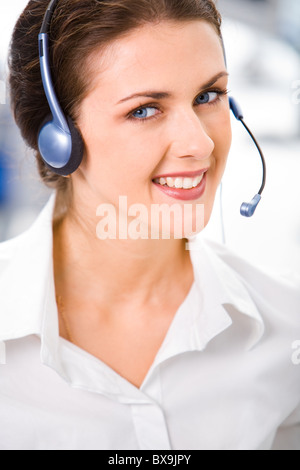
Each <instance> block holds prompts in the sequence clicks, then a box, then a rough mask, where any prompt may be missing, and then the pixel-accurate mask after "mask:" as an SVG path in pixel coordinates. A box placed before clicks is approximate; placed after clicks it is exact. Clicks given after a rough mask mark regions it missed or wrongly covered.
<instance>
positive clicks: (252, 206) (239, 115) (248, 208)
mask: <svg viewBox="0 0 300 470" xmlns="http://www.w3.org/2000/svg"><path fill="white" fill-rule="evenodd" d="M229 104H230V109H231V111H232V112H233V114H234V116H235V118H236V119H237V120H238V121H240V122H241V123H242V124H243V126H244V127H245V129H246V131H247V132H248V134H249V135H250V137H251V139H252V140H253V142H254V144H255V146H256V148H257V150H258V152H259V154H260V158H261V161H262V166H263V177H262V185H261V187H260V190H259V191H258V193H257V194H256V195H255V196H254V198H253V199H252V201H251V202H243V204H242V205H241V209H240V213H241V215H242V216H243V217H248V218H250V217H252V216H253V215H254V213H255V211H256V209H257V206H258V204H259V203H260V201H261V196H262V193H263V190H264V189H265V185H266V174H267V168H266V161H265V157H264V154H263V152H262V150H261V148H260V146H259V144H258V142H257V140H256V139H255V137H254V135H253V134H252V132H251V131H250V129H249V127H248V126H247V125H246V124H245V122H244V115H243V111H242V109H241V107H240V106H239V104H238V103H237V101H236V100H235V99H234V98H232V97H230V98H229Z"/></svg>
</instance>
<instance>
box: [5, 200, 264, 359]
mask: <svg viewBox="0 0 300 470" xmlns="http://www.w3.org/2000/svg"><path fill="white" fill-rule="evenodd" d="M54 206H55V194H53V195H52V196H51V197H50V200H49V202H48V204H47V205H46V206H45V208H44V209H43V211H42V212H41V214H40V215H39V217H38V218H37V220H36V221H35V223H34V224H33V225H32V226H31V228H30V229H29V230H27V232H25V233H24V234H22V235H21V236H19V237H17V238H16V239H13V240H10V241H8V242H5V243H4V244H2V246H0V248H1V249H0V267H1V256H2V253H5V254H7V252H10V251H11V252H12V255H11V256H10V260H9V263H8V264H7V266H6V268H4V270H3V271H2V275H1V273H0V293H3V295H2V294H1V296H0V341H6V340H10V339H17V338H21V337H25V336H29V335H32V334H36V335H39V336H40V337H42V345H43V346H42V347H43V355H44V356H45V357H46V356H47V355H49V357H48V358H47V359H46V362H53V361H55V357H54V356H56V355H57V354H58V321H57V318H53V311H56V300H55V288H54V277H53V232H52V218H53V211H54ZM188 248H189V250H190V253H191V260H192V263H193V268H194V275H195V282H194V285H193V287H192V289H191V291H190V294H189V295H188V296H187V298H186V299H185V301H184V303H183V304H182V306H181V307H180V309H179V311H178V312H177V317H178V318H177V323H176V328H178V325H180V322H182V332H183V334H182V342H181V344H180V342H178V336H177V338H176V341H175V339H174V337H173V340H172V332H173V331H172V330H173V327H174V328H175V326H174V325H171V328H170V330H169V332H168V335H167V337H166V340H165V342H164V345H163V347H162V349H161V351H160V354H159V357H157V360H159V361H161V360H162V359H163V358H164V357H167V356H170V354H171V355H172V350H174V354H175V353H176V354H178V353H180V352H184V351H186V350H200V351H201V350H203V349H204V348H205V347H206V345H207V344H208V342H209V341H210V340H211V339H212V338H213V337H215V336H216V335H218V334H219V333H221V332H222V331H224V330H225V329H227V328H228V327H229V326H230V325H231V324H232V318H231V317H230V314H229V311H227V308H226V306H228V305H231V306H233V307H234V308H235V309H236V310H237V311H238V312H239V313H240V314H241V315H246V316H248V317H249V318H250V319H251V324H252V327H251V331H250V336H251V337H249V344H248V347H249V348H252V347H253V346H254V345H255V344H256V343H257V342H258V341H259V340H260V338H261V337H262V335H263V333H264V323H263V320H262V318H261V316H260V314H259V312H258V310H257V308H256V306H255V303H254V301H253V300H252V298H251V297H250V295H249V293H248V291H247V289H246V286H245V284H244V283H243V282H242V280H241V279H239V276H238V275H237V273H236V272H235V271H234V270H233V269H232V268H231V267H230V266H229V265H228V262H226V263H225V262H224V261H223V260H222V259H221V258H220V257H219V256H217V255H216V254H215V253H214V250H212V249H211V248H210V247H209V246H208V245H207V244H206V243H205V242H204V241H203V240H202V239H201V238H199V236H197V237H193V238H190V239H189V247H188ZM197 296H198V297H197ZM196 298H197V300H196V301H195V299H196ZM199 305H202V308H199ZM187 310H188V311H189V312H190V316H189V322H190V323H191V324H192V325H191V326H192V328H186V327H185V328H183V327H184V326H186V325H185V321H186V318H185V317H184V315H183V314H182V312H185V311H187ZM24 312H25V313H24ZM29 312H30V314H29ZM51 312H52V314H51ZM184 335H187V336H186V337H184ZM172 341H173V344H172ZM54 346H55V347H54ZM50 351H52V352H51V353H50ZM50 355H52V357H50ZM53 355H54V356H53Z"/></svg>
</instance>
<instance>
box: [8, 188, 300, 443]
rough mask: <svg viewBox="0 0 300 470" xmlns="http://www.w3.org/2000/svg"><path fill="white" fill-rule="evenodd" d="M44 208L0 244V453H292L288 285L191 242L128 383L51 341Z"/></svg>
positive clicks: (297, 377)
mask: <svg viewBox="0 0 300 470" xmlns="http://www.w3.org/2000/svg"><path fill="white" fill-rule="evenodd" d="M54 201H55V195H52V197H51V199H50V201H49V203H48V204H47V205H46V207H45V208H44V210H43V211H42V213H41V215H40V216H39V218H38V219H37V220H36V222H35V223H34V224H33V226H32V227H31V228H30V229H29V230H28V231H27V232H25V233H24V234H22V235H21V236H19V237H17V238H15V239H13V240H10V241H8V242H5V243H3V244H1V245H0V363H1V364H2V365H0V423H1V424H0V449H1V450H23V449H24V450H69V449H70V450H123V449H127V450H162V449H164V450H179V449H180V450H193V449H200V450H201V449H204V450H211V449H213V450H223V449H224V450H267V449H288V450H292V449H298V450H300V365H296V364H297V362H300V361H297V360H295V358H296V359H297V357H300V352H299V355H298V356H297V351H295V350H294V349H293V347H295V341H297V340H300V294H299V292H300V289H299V286H298V288H296V287H293V286H292V284H291V283H289V282H287V281H284V280H280V281H278V280H275V279H272V278H270V277H269V276H268V275H266V274H264V273H263V272H261V271H259V270H257V269H256V268H254V267H252V266H251V265H249V264H247V263H246V262H244V261H243V260H242V259H240V258H239V257H237V256H235V255H234V254H233V253H232V252H230V251H228V250H227V249H226V247H223V246H221V245H220V246H219V245H217V244H215V243H214V244H212V243H209V242H205V241H204V240H201V239H199V237H196V238H195V239H193V240H191V252H190V255H191V259H192V263H193V268H194V277H195V280H194V284H193V286H192V288H191V290H190V292H189V294H188V296H187V297H186V299H185V300H184V302H183V303H182V305H181V306H180V308H179V309H178V311H177V313H176V316H175V318H174V320H173V322H172V324H171V327H170V329H169V331H168V333H167V335H166V337H165V340H164V342H163V344H162V346H161V348H160V350H159V352H158V354H157V356H156V358H155V360H154V363H153V364H152V366H151V368H150V370H149V372H148V374H147V376H146V378H145V380H144V382H143V384H142V386H141V387H140V388H137V387H135V386H134V385H132V384H130V383H129V382H128V381H127V380H125V379H124V378H123V377H121V376H120V375H118V374H117V373H116V372H115V371H114V370H112V369H111V368H110V367H108V366H107V365H106V364H105V363H103V362H101V361H100V360H98V359H96V358H95V357H93V356H91V355H90V354H88V353H86V352H84V351H83V350H81V349H79V348H78V347H76V346H74V345H72V344H71V343H69V342H68V341H66V340H64V339H62V338H61V337H60V336H59V329H58V312H57V306H56V301H55V288H54V276H53V256H52V241H53V233H52V215H53V208H54ZM293 354H294V355H293ZM293 358H294V360H293Z"/></svg>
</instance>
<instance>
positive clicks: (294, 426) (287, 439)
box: [272, 405, 300, 450]
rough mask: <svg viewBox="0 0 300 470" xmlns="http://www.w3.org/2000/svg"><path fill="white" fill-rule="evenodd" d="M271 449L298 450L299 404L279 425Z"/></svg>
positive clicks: (299, 444) (299, 436) (299, 432)
mask: <svg viewBox="0 0 300 470" xmlns="http://www.w3.org/2000/svg"><path fill="white" fill-rule="evenodd" d="M272 450H300V405H299V407H298V408H297V409H296V411H294V412H293V413H292V414H291V415H290V416H289V417H288V419H287V420H286V421H284V423H282V425H281V426H280V427H279V429H278V431H277V434H276V436H275V440H274V442H273V446H272Z"/></svg>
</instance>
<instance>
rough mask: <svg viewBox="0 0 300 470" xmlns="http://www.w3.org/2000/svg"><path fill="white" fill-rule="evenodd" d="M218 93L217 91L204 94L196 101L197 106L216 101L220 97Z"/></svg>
mask: <svg viewBox="0 0 300 470" xmlns="http://www.w3.org/2000/svg"><path fill="white" fill-rule="evenodd" d="M218 95H219V94H218V93H217V92H216V91H208V92H206V93H202V94H201V95H199V96H198V97H197V99H196V102H197V104H207V103H211V102H212V101H215V100H216V98H217V97H218Z"/></svg>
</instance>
